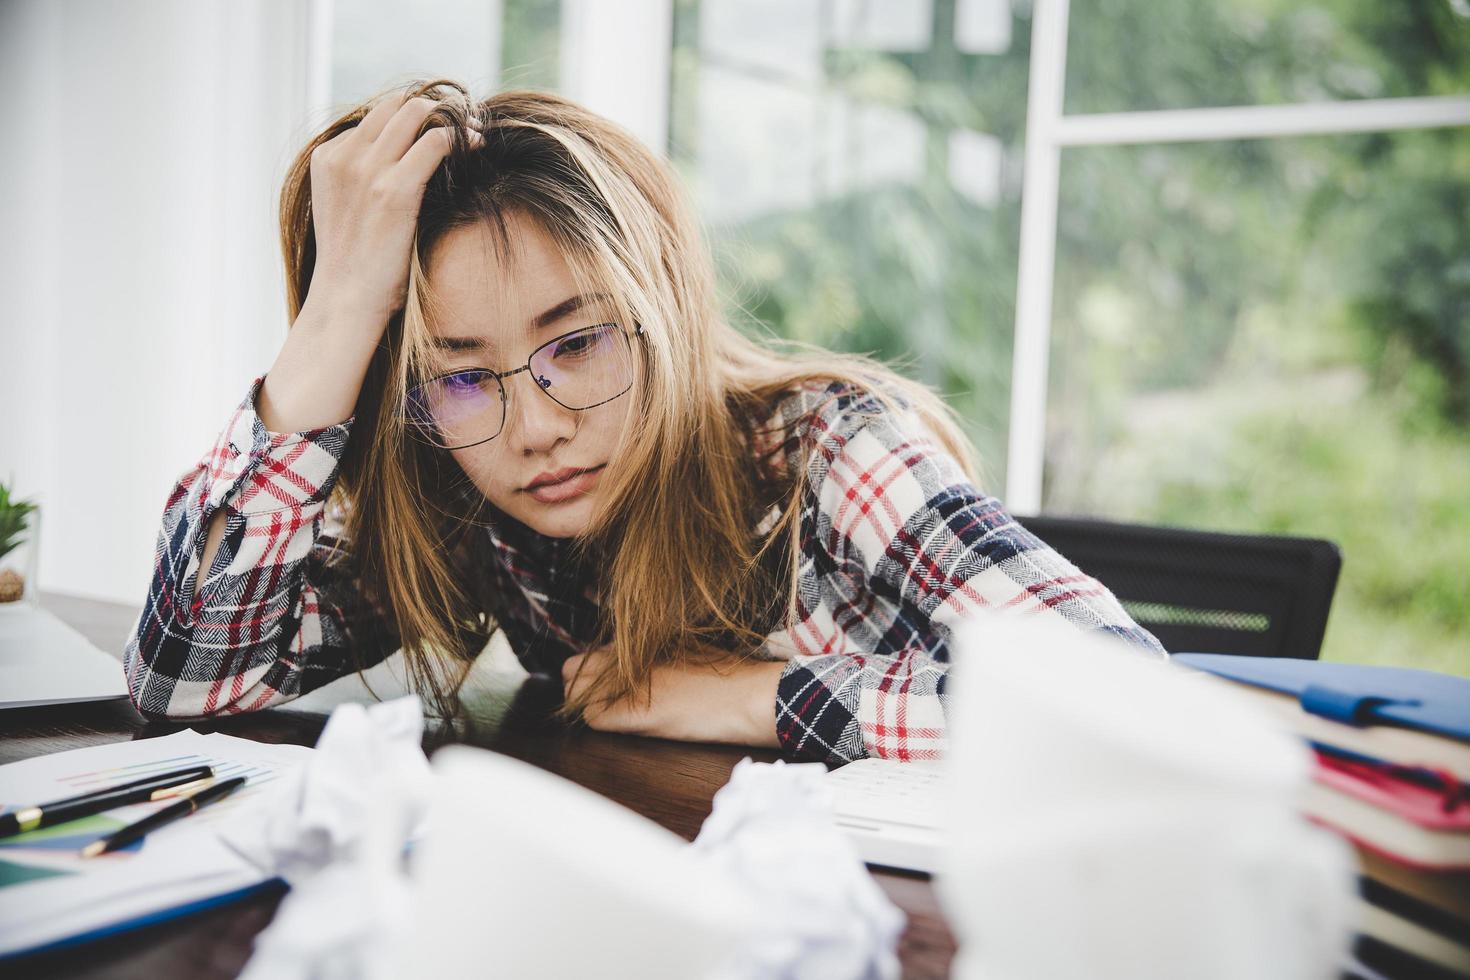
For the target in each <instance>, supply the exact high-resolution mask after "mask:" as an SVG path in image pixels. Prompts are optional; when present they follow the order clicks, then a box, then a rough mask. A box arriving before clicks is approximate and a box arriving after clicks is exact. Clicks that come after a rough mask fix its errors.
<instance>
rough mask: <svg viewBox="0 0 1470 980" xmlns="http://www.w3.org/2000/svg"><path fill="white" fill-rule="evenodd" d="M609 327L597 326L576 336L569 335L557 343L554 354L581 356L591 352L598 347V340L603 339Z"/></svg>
mask: <svg viewBox="0 0 1470 980" xmlns="http://www.w3.org/2000/svg"><path fill="white" fill-rule="evenodd" d="M607 329H608V328H606V327H595V328H593V329H592V330H589V331H587V332H586V333H579V334H577V335H576V336H574V337H568V338H567V339H566V340H563V341H562V342H561V343H559V344H557V345H556V353H555V354H554V355H553V356H555V357H562V356H563V355H566V356H570V357H581V356H583V355H586V354H589V353H591V352H592V351H593V349H595V348H596V347H597V344H598V342H599V341H600V340H602V337H603V334H604V333H605V332H606V330H607Z"/></svg>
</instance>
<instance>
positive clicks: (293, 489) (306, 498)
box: [205, 375, 355, 514]
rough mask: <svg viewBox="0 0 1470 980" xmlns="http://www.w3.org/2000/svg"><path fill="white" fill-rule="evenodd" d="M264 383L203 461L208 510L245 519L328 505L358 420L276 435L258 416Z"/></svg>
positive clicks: (255, 386)
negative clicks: (225, 510)
mask: <svg viewBox="0 0 1470 980" xmlns="http://www.w3.org/2000/svg"><path fill="white" fill-rule="evenodd" d="M264 381H265V376H264V375H262V376H260V377H258V378H256V379H255V380H254V381H253V382H252V383H251V385H250V390H249V392H248V393H247V394H246V396H245V398H244V400H243V401H241V403H240V405H239V407H238V408H236V409H235V414H234V415H233V416H231V418H230V421H229V424H228V425H226V426H225V428H224V431H223V432H221V433H220V436H219V439H218V440H217V441H216V442H215V445H214V447H213V448H212V449H211V450H210V454H209V457H208V459H207V460H206V461H205V463H206V466H207V467H208V470H209V492H208V495H207V497H206V509H207V510H209V511H213V510H214V509H215V508H216V507H218V506H220V505H221V504H224V503H228V504H229V506H230V508H231V509H232V510H235V511H238V512H239V513H242V514H264V513H270V512H272V511H279V510H292V509H296V508H299V507H303V506H306V505H309V504H317V503H324V502H325V501H326V499H327V497H328V495H329V494H330V493H331V490H332V485H333V484H334V483H335V482H336V478H337V471H338V467H339V466H340V464H341V460H342V456H343V454H344V453H345V451H346V448H347V436H348V433H349V432H350V430H351V427H352V422H353V420H354V418H355V416H352V417H348V418H347V419H345V420H344V421H342V422H338V423H336V424H334V425H326V426H321V427H319V428H315V429H304V430H302V431H299V432H272V431H270V430H269V429H267V428H266V427H265V423H264V422H262V421H261V419H260V415H259V414H258V413H257V412H256V407H255V405H256V398H257V397H258V395H259V393H260V387H261V385H262V384H263V383H264Z"/></svg>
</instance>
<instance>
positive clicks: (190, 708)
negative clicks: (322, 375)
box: [123, 378, 399, 718]
mask: <svg viewBox="0 0 1470 980" xmlns="http://www.w3.org/2000/svg"><path fill="white" fill-rule="evenodd" d="M263 380H264V379H263V378H257V379H256V380H255V382H254V383H253V384H252V385H251V387H250V391H249V393H248V394H247V395H246V397H245V400H244V401H243V402H241V404H240V406H239V408H237V409H236V410H235V414H234V415H233V416H232V417H231V419H230V422H229V424H228V425H226V426H225V429H224V431H223V432H221V433H220V436H219V439H218V440H217V441H216V442H215V445H214V446H213V448H212V449H210V451H209V452H208V454H206V455H205V457H204V458H203V459H202V460H200V462H199V463H198V464H197V465H196V466H194V467H193V468H192V469H190V470H189V472H187V473H185V474H184V475H183V477H182V478H181V479H180V480H179V481H178V483H177V484H176V485H175V486H174V489H173V491H172V493H171V494H170V495H169V498H168V501H167V504H166V505H165V508H164V513H163V525H162V528H161V529H160V532H159V535H158V547H157V551H156V554H155V560H154V570H153V579H152V583H151V584H150V586H149V590H148V599H147V603H146V604H145V606H144V608H143V613H142V616H141V617H140V618H139V620H138V624H137V626H136V627H135V628H134V630H133V635H132V636H131V637H130V638H129V640H128V643H127V646H126V648H125V649H124V652H123V671H124V673H125V675H126V678H127V684H128V691H129V692H130V694H131V697H132V701H133V704H134V706H135V707H136V708H137V709H138V711H139V712H141V713H142V714H143V715H145V716H149V717H168V718H201V717H207V716H211V715H221V714H232V713H236V712H242V711H254V710H257V709H260V708H266V707H269V706H271V705H275V704H280V703H281V702H283V701H288V700H290V699H292V698H295V697H298V696H299V695H302V694H305V693H306V692H308V691H310V690H312V689H314V688H317V687H320V686H321V685H323V684H325V683H327V682H328V681H331V680H333V679H335V678H337V677H340V676H342V675H344V674H346V673H349V672H351V671H353V670H355V669H358V668H359V667H366V666H370V665H371V664H373V663H376V662H378V661H380V660H382V659H383V658H384V657H386V656H387V655H388V654H389V653H391V652H393V651H394V650H396V649H397V648H398V646H399V641H398V636H397V632H396V629H395V628H394V626H393V624H392V619H391V615H390V614H389V613H388V611H387V610H385V609H383V608H380V607H376V606H371V605H369V604H368V603H366V602H365V601H363V599H362V598H361V596H360V594H359V590H358V589H357V588H356V583H355V582H354V581H353V576H352V574H351V572H350V569H351V555H350V553H349V552H348V551H347V548H346V543H345V542H343V541H341V539H340V537H339V536H338V535H337V534H336V533H335V524H336V522H335V521H332V520H331V519H330V517H329V515H328V514H327V513H326V501H327V498H328V496H329V494H330V492H331V489H332V485H333V483H334V482H335V480H336V476H337V471H338V467H339V464H340V462H341V459H342V454H343V452H344V451H345V449H346V446H347V436H348V431H349V429H350V427H351V423H352V419H348V420H347V421H345V422H341V423H339V424H337V425H330V426H325V427H323V428H319V429H312V430H309V431H305V432H292V433H277V432H270V431H268V430H267V429H266V427H265V424H264V423H263V422H262V421H261V420H260V417H259V416H258V415H257V414H256V412H255V398H256V395H257V393H258V392H259V390H260V385H261V383H262V381H263ZM221 507H224V508H226V510H227V511H228V516H227V517H226V519H225V534H224V538H223V540H222V541H221V543H220V547H219V550H218V551H217V552H216V554H215V557H214V560H213V563H212V564H211V566H210V568H209V569H208V570H207V572H206V574H205V575H203V576H201V581H200V584H199V589H198V592H197V593H196V592H195V591H194V584H195V573H196V572H197V571H198V568H199V563H200V560H201V558H202V557H203V553H204V542H205V535H206V529H207V528H208V526H209V523H210V518H211V517H212V516H213V515H214V513H215V511H217V510H218V509H219V508H221ZM328 524H331V525H333V526H332V528H330V529H329V528H328V527H327V525H328Z"/></svg>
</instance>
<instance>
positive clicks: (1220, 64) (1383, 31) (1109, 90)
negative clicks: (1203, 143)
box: [1066, 0, 1470, 113]
mask: <svg viewBox="0 0 1470 980" xmlns="http://www.w3.org/2000/svg"><path fill="white" fill-rule="evenodd" d="M1068 35H1069V42H1068V46H1067V47H1068V51H1067V93H1066V111H1067V112H1069V113H1085V112H1121V111H1126V110H1133V109H1188V108H1197V107H1201V106H1223V105H1258V104H1278V103H1291V102H1321V101H1328V100H1337V99H1364V98H1391V97H1398V96H1423V95H1457V94H1466V93H1470V2H1467V0H1412V2H1408V3H1393V2H1389V3H1377V2H1372V0H1316V2H1313V3H1309V4H1304V3H1300V2H1298V0H1250V2H1246V3H1221V2H1219V0H1167V2H1163V3H1160V2H1157V0H1099V2H1095V3H1074V4H1072V6H1071V17H1070V21H1069V26H1068ZM1119 52H1126V55H1120V53H1119Z"/></svg>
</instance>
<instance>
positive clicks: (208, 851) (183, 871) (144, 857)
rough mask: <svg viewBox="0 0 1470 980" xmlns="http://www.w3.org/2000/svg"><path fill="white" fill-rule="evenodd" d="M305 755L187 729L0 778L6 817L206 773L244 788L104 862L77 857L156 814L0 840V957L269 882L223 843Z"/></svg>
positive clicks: (94, 820)
mask: <svg viewBox="0 0 1470 980" xmlns="http://www.w3.org/2000/svg"><path fill="white" fill-rule="evenodd" d="M311 753H312V750H311V749H309V748H306V747H304V746H299V745H267V744H262V743H258V742H252V741H250V740H248V739H242V738H236V737H234V736H231V735H221V734H217V733H216V734H210V735H204V734H201V733H199V732H196V731H194V730H192V729H185V730H184V731H180V732H175V733H174V734H172V735H167V736H161V737H159V738H151V739H140V740H137V741H131V742H115V743H112V744H109V745H98V746H89V747H87V748H82V749H74V750H71V751H68V752H58V753H54V754H51V755H47V756H40V757H37V758H34V759H26V760H24V761H21V762H16V763H12V764H10V765H7V766H3V767H0V803H3V804H4V805H5V806H6V808H7V809H9V808H14V807H15V806H17V805H25V804H33V803H37V802H44V801H46V800H51V799H57V798H60V797H64V796H70V795H74V794H76V793H82V792H87V791H88V790H91V789H95V788H98V787H100V786H105V785H110V784H114V783H120V782H126V781H128V780H129V779H136V778H139V777H140V776H143V775H146V774H148V773H150V772H160V771H166V770H170V769H177V768H181V767H184V766H188V765H195V764H201V763H207V764H209V765H212V766H214V768H215V772H216V774H217V775H219V776H222V777H225V778H228V777H231V776H237V775H243V776H246V777H247V782H246V784H245V786H243V787H241V788H240V789H239V790H237V791H236V792H235V793H234V794H233V795H232V796H231V797H230V798H229V799H227V800H222V801H220V802H219V803H216V804H214V805H212V806H210V807H209V808H208V809H207V810H204V811H202V812H200V813H198V814H195V815H193V816H191V817H189V818H188V819H186V820H181V821H178V822H176V823H174V824H171V825H169V826H166V827H163V828H160V829H159V830H157V831H155V832H153V833H152V834H149V835H148V836H147V837H146V838H144V839H143V840H142V841H140V842H138V843H137V844H134V845H132V846H130V847H128V848H125V849H123V850H121V851H119V852H117V853H116V854H111V855H106V856H104V857H101V858H94V859H91V860H85V861H84V860H83V859H81V858H79V857H78V856H77V851H78V850H79V849H80V848H81V847H82V846H83V845H85V844H87V843H89V842H90V841H93V840H96V839H97V838H99V837H102V836H104V835H106V834H108V833H110V832H111V831H113V830H115V829H117V828H118V827H120V826H122V825H124V824H126V823H129V822H131V821H133V820H135V819H137V818H138V817H140V816H143V815H145V814H147V813H149V812H151V811H152V810H154V809H157V808H158V806H159V805H160V804H151V803H149V804H138V805H135V806H130V807H120V808H118V809H116V810H110V811H108V812H107V813H104V814H98V815H96V816H94V817H88V818H85V819H84V820H79V821H73V822H69V823H66V824H61V825H58V826H56V827H50V828H43V829H41V830H37V831H32V832H30V833H28V834H20V835H17V836H15V837H10V838H3V839H0V955H9V954H13V953H16V952H19V951H24V950H29V949H33V948H36V947H39V946H43V945H48V944H50V943H53V942H58V941H61V940H65V939H70V938H74V937H76V936H79V935H83V934H87V933H91V932H93V931H98V930H106V929H108V928H111V927H114V926H116V925H117V924H119V923H124V922H127V921H129V920H131V919H134V918H136V917H138V916H141V915H146V914H150V913H155V912H159V911H161V910H165V909H169V908H173V907H176V906H178V905H180V904H183V903H186V902H190V901H195V900H199V899H202V898H207V897H211V896H216V895H221V894H224V893H227V892H231V891H235V890H238V889H241V888H245V887H248V886H250V885H254V884H259V883H260V882H262V881H265V880H266V879H268V878H269V877H270V875H268V874H264V873H262V872H261V871H260V869H259V868H256V867H255V866H253V865H251V864H250V863H249V862H247V861H245V860H244V859H243V858H241V857H240V856H239V855H238V854H237V853H236V852H234V851H233V850H231V849H230V848H228V847H226V846H225V845H224V844H223V843H222V842H221V841H220V840H219V837H218V833H219V831H221V830H222V829H223V828H225V827H227V826H229V825H230V824H231V822H232V821H234V820H236V819H240V820H242V821H245V822H248V821H249V820H250V819H251V816H252V814H256V813H258V812H259V809H258V808H259V807H260V806H261V805H262V804H263V803H264V801H265V800H266V799H268V798H269V797H270V795H271V794H270V786H271V784H272V782H273V781H274V780H275V779H276V778H277V777H279V776H281V775H283V774H284V773H286V772H288V771H289V770H291V769H292V768H294V767H296V766H298V765H300V764H301V763H302V762H303V761H304V760H305V759H307V758H309V757H310V756H311Z"/></svg>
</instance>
